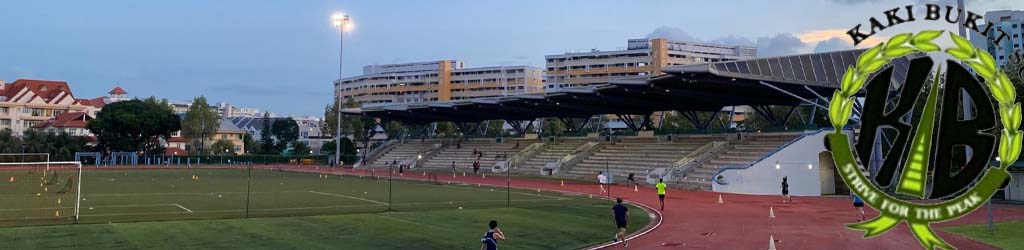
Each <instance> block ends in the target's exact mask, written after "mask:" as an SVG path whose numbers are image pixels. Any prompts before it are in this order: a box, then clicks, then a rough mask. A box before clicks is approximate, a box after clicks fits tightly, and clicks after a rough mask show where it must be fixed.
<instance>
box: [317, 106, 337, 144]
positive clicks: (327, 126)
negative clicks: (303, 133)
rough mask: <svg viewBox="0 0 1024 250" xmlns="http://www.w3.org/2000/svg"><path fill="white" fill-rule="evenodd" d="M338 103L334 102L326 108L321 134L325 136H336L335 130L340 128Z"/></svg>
mask: <svg viewBox="0 0 1024 250" xmlns="http://www.w3.org/2000/svg"><path fill="white" fill-rule="evenodd" d="M337 126H338V103H337V102H334V103H331V104H329V105H327V106H325V107H324V124H323V126H321V127H320V132H321V133H323V134H324V135H328V136H332V137H333V136H334V130H335V129H337V128H338V127H337Z"/></svg>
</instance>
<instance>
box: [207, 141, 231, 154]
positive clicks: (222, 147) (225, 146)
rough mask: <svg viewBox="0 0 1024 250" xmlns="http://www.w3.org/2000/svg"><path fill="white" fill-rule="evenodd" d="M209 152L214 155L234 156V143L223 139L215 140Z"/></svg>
mask: <svg viewBox="0 0 1024 250" xmlns="http://www.w3.org/2000/svg"><path fill="white" fill-rule="evenodd" d="M210 152H212V153H213V154H214V155H235V143H234V142H231V141H230V140H225V139H220V140H217V142H214V143H213V145H210Z"/></svg>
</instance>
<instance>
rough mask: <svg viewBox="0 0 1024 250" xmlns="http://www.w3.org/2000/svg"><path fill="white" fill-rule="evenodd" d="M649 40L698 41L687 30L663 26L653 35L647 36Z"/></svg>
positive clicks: (652, 32) (653, 32)
mask: <svg viewBox="0 0 1024 250" xmlns="http://www.w3.org/2000/svg"><path fill="white" fill-rule="evenodd" d="M647 38H666V39H669V40H678V41H698V40H697V38H696V37H693V36H691V35H690V33H687V32H686V31H685V30H683V29H680V28H677V27H668V26H661V27H658V28H656V29H654V31H651V33H649V34H647Z"/></svg>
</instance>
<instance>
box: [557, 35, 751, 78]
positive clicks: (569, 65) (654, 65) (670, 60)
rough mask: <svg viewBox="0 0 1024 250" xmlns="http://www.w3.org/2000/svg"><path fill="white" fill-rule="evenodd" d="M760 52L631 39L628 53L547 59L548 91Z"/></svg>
mask: <svg viewBox="0 0 1024 250" xmlns="http://www.w3.org/2000/svg"><path fill="white" fill-rule="evenodd" d="M756 56H757V48H754V47H747V46H729V45H720V44H711V43H699V42H687V41H672V40H668V39H664V38H654V39H649V38H644V39H629V40H628V41H627V46H626V49H625V50H614V51H600V50H591V51H590V52H573V53H565V54H561V55H547V56H544V58H545V60H546V67H547V76H546V79H545V80H546V85H547V88H548V89H559V88H566V87H577V86H587V85H592V84H600V83H607V82H609V81H611V80H615V79H629V78H646V77H650V76H654V75H660V74H662V72H661V68H662V67H665V66H670V65H684V64H693V63H709V62H719V61H730V60H738V59H749V58H754V57H756Z"/></svg>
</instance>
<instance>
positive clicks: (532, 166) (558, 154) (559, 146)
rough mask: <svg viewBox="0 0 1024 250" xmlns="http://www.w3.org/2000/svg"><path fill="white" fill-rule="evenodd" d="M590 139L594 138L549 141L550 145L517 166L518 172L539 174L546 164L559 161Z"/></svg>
mask: <svg viewBox="0 0 1024 250" xmlns="http://www.w3.org/2000/svg"><path fill="white" fill-rule="evenodd" d="M589 141H593V139H588V138H565V139H558V141H557V142H549V143H548V144H549V145H548V146H547V147H546V148H545V149H543V150H541V151H540V152H537V154H536V155H534V156H533V157H531V158H529V159H527V160H526V161H525V162H523V164H520V165H519V166H517V167H516V172H518V173H520V174H529V175H536V174H539V173H540V170H541V168H544V165H545V164H548V163H551V162H556V161H558V159H561V158H562V157H565V156H566V155H569V153H572V151H573V150H576V149H577V148H579V147H580V146H582V145H583V144H584V143H587V142H589Z"/></svg>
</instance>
